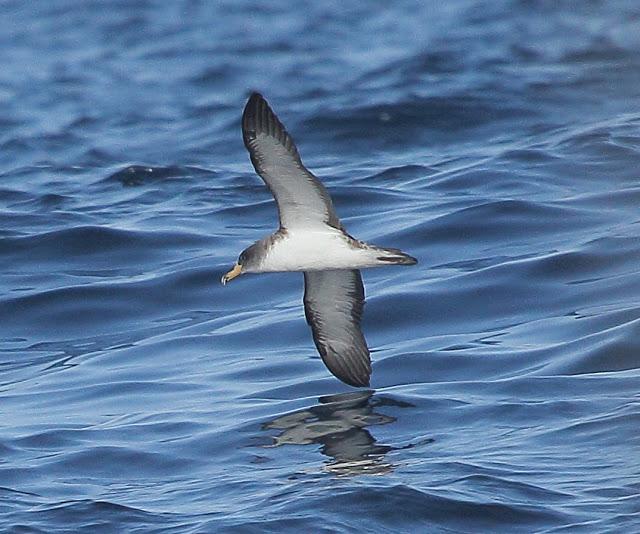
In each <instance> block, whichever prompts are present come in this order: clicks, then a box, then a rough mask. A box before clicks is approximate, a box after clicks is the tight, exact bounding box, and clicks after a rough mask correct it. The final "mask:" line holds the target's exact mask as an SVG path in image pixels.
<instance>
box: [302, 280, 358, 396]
mask: <svg viewBox="0 0 640 534" xmlns="http://www.w3.org/2000/svg"><path fill="white" fill-rule="evenodd" d="M363 308H364V286H363V285H362V277H361V276H360V271H358V270H357V269H354V270H337V271H306V272H305V273H304V312H305V316H306V318H307V322H308V323H309V325H310V326H311V331H312V333H313V340H314V341H315V344H316V347H317V348H318V352H319V353H320V356H321V357H322V360H323V361H324V363H325V365H326V366H327V367H328V368H329V370H330V371H331V372H332V373H333V374H334V375H335V376H337V377H338V378H339V379H340V380H342V381H343V382H346V383H347V384H349V385H351V386H368V385H369V379H370V377H371V359H370V358H369V349H368V348H367V342H366V341H365V339H364V336H363V335H362V330H361V329H360V320H361V318H362V310H363Z"/></svg>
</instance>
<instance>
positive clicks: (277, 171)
mask: <svg viewBox="0 0 640 534" xmlns="http://www.w3.org/2000/svg"><path fill="white" fill-rule="evenodd" d="M242 138H243V139H244V144H245V146H246V147H247V150H248V151H249V154H250V156H251V162H252V163H253V166H254V167H255V169H256V171H257V172H258V174H259V175H260V176H261V177H262V179H263V180H264V182H265V183H266V184H267V187H268V188H269V190H270V191H271V193H272V194H273V196H274V197H275V199H276V203H277V205H278V214H279V216H280V227H281V228H285V229H291V228H295V227H306V228H308V227H314V226H319V225H325V224H328V225H330V226H334V227H336V228H340V221H339V219H338V216H337V215H336V212H335V210H334V208H333V202H331V197H330V196H329V193H327V190H326V189H325V188H324V186H323V185H322V184H321V183H320V182H319V181H318V179H317V178H316V177H315V176H314V175H313V174H311V173H310V172H309V171H308V170H307V169H306V167H305V166H304V165H303V164H302V161H301V160H300V155H299V154H298V149H297V148H296V145H295V143H294V142H293V139H292V138H291V136H290V135H289V134H288V133H287V131H286V130H285V128H284V126H283V125H282V123H281V122H280V121H279V120H278V117H276V115H275V113H274V112H273V111H271V108H270V107H269V104H267V101H266V100H265V99H264V98H263V97H262V95H260V94H258V93H253V94H252V95H251V97H250V98H249V101H248V102H247V105H246V106H245V108H244V113H243V114H242Z"/></svg>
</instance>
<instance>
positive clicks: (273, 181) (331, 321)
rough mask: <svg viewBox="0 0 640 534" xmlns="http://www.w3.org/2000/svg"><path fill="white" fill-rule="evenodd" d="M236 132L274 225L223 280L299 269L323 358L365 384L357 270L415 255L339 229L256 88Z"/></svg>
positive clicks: (323, 194) (367, 368) (343, 376)
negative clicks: (272, 204)
mask: <svg viewBox="0 0 640 534" xmlns="http://www.w3.org/2000/svg"><path fill="white" fill-rule="evenodd" d="M242 137H243V139H244V144H245V146H246V147H247V150H248V151H249V154H250V156H251V162H252V163H253V166H254V167H255V169H256V171H257V173H258V174H259V175H260V176H261V177H262V179H263V180H264V182H265V183H266V184H267V187H268V188H269V190H270V191H271V193H272V194H273V196H274V198H275V200H276V204H277V206H278V215H279V217H280V228H278V230H277V231H276V232H274V233H273V234H271V235H269V236H267V237H265V238H264V239H261V240H259V241H257V242H255V243H254V244H253V245H251V246H250V247H248V248H247V249H245V250H244V251H242V253H241V254H240V257H239V258H238V261H237V263H236V264H235V266H234V267H233V269H231V270H230V271H229V272H228V273H227V274H225V275H224V276H223V277H222V283H223V284H226V283H227V282H229V281H231V280H233V279H234V278H236V277H238V276H240V275H241V274H245V273H268V272H282V271H302V272H304V299H303V301H304V312H305V316H306V318H307V322H308V323H309V325H310V326H311V332H312V333H313V340H314V341H315V344H316V347H317V348H318V352H319V353H320V356H321V357H322V360H323V361H324V363H325V365H326V366H327V367H328V368H329V371H331V372H332V373H333V374H334V375H335V376H336V377H338V378H339V379H340V380H342V381H343V382H345V383H347V384H349V385H351V386H368V385H369V380H370V377H371V359H370V358H369V349H368V348H367V343H366V341H365V339H364V336H363V335H362V330H361V329H360V321H361V318H362V309H363V307H364V286H363V285H362V277H361V276H360V270H359V269H362V268H365V267H380V266H384V265H414V264H416V263H417V260H416V259H415V258H413V257H411V256H409V255H408V254H405V253H404V252H401V251H400V250H398V249H395V248H383V247H377V246H375V245H370V244H368V243H364V242H362V241H358V240H357V239H354V238H353V237H351V236H350V235H349V234H348V233H347V232H346V231H345V229H344V227H343V226H342V224H340V220H339V219H338V215H337V214H336V211H335V209H334V207H333V202H332V201H331V197H330V196H329V193H327V190H326V189H325V188H324V186H323V185H322V184H321V183H320V181H319V180H318V179H317V178H316V177H315V176H314V175H313V174H311V172H310V171H309V170H307V168H306V167H305V166H304V165H303V164H302V161H301V160H300V155H299V154H298V149H297V148H296V145H295V143H294V142H293V139H292V138H291V136H290V135H289V134H288V133H287V131H286V130H285V128H284V126H283V125H282V123H281V122H280V121H279V120H278V117H276V115H275V113H274V112H273V111H272V110H271V108H270V107H269V104H267V101H266V100H265V99H264V98H263V97H262V95H260V94H258V93H253V94H252V95H251V97H250V98H249V100H248V102H247V105H246V106H245V108H244V113H243V115H242Z"/></svg>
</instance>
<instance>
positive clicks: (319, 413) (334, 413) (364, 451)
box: [263, 390, 413, 476]
mask: <svg viewBox="0 0 640 534" xmlns="http://www.w3.org/2000/svg"><path fill="white" fill-rule="evenodd" d="M373 393H374V392H373V391H371V390H369V391H358V392H354V393H342V394H339V395H329V396H326V397H320V398H319V404H317V405H316V406H312V407H310V408H306V409H304V410H299V411H296V412H292V413H289V414H286V415H283V416H281V417H278V418H276V419H274V420H273V421H270V422H268V423H265V424H264V425H263V429H264V430H276V431H277V432H278V433H277V434H276V435H275V436H273V443H272V444H271V445H267V447H280V446H282V445H311V444H318V445H321V452H322V454H324V455H326V456H328V457H329V458H330V459H331V460H330V461H329V462H328V463H327V465H326V467H325V469H326V470H327V471H329V472H331V473H334V474H337V475H342V476H345V475H358V474H365V473H367V474H375V475H383V474H385V473H388V472H390V471H391V470H392V469H393V467H394V466H393V464H392V463H390V462H389V461H387V460H386V459H385V455H386V454H387V453H388V452H389V451H391V450H395V449H398V448H405V447H392V446H390V445H383V444H381V443H377V442H376V439H375V438H374V437H373V436H372V435H371V433H370V432H369V431H368V430H367V427H370V426H375V425H388V424H390V423H393V422H394V421H395V420H396V418H395V417H392V416H390V415H386V414H383V413H378V412H376V409H377V408H379V407H381V406H395V407H400V408H407V407H411V406H413V405H412V404H409V403H407V402H402V401H397V400H394V399H390V398H387V397H382V396H379V395H375V396H374V394H373Z"/></svg>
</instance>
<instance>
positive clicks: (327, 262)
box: [257, 230, 375, 272]
mask: <svg viewBox="0 0 640 534" xmlns="http://www.w3.org/2000/svg"><path fill="white" fill-rule="evenodd" d="M374 261H375V258H373V257H372V254H371V253H370V252H369V251H367V250H366V249H363V248H358V247H354V246H352V244H351V242H350V240H349V239H348V238H347V237H346V236H345V235H344V234H343V233H342V232H339V231H337V230H336V231H296V232H292V231H287V233H286V234H285V235H284V236H282V237H281V238H279V239H275V240H273V241H272V244H271V246H270V247H268V249H267V250H266V254H265V256H264V258H263V260H262V262H261V264H260V268H259V270H258V271H257V272H278V271H316V270H328V269H358V268H362V267H367V266H371V265H373V263H372V262H374Z"/></svg>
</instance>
